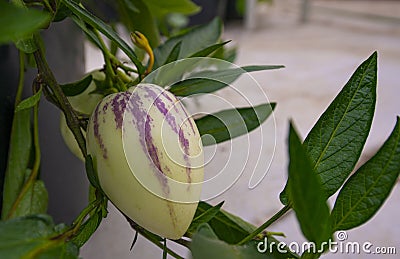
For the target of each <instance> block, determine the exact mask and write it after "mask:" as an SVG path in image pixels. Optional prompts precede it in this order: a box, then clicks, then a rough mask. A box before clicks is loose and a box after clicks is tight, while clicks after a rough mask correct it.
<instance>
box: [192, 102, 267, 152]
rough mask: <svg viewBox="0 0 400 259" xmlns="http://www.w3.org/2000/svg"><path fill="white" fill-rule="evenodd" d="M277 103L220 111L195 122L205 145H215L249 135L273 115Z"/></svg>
mask: <svg viewBox="0 0 400 259" xmlns="http://www.w3.org/2000/svg"><path fill="white" fill-rule="evenodd" d="M274 108H275V103H271V104H269V103H265V104H260V105H258V106H255V107H245V108H236V109H230V110H223V111H219V112H217V113H214V114H210V115H206V116H204V117H202V118H200V119H197V120H195V122H196V125H197V128H198V129H199V132H200V135H202V136H203V135H210V136H212V138H208V137H207V138H202V140H203V145H204V146H207V145H213V144H216V143H220V142H223V141H226V140H229V139H233V138H235V137H238V136H241V135H244V134H247V133H249V132H250V131H252V130H254V129H256V128H257V127H258V126H260V124H262V123H263V122H264V121H265V120H266V119H267V118H268V117H269V115H270V114H271V113H272V111H273V110H274Z"/></svg>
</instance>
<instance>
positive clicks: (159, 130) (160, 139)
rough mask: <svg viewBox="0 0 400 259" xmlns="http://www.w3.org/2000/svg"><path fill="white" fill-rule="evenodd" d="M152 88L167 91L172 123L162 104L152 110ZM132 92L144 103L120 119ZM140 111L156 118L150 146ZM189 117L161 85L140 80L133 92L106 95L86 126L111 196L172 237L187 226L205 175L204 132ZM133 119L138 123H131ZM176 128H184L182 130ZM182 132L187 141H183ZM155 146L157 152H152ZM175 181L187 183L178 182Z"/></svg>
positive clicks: (162, 98)
mask: <svg viewBox="0 0 400 259" xmlns="http://www.w3.org/2000/svg"><path fill="white" fill-rule="evenodd" d="M149 91H151V92H153V93H156V94H157V95H158V94H161V93H162V94H161V95H159V97H158V99H157V100H158V101H160V102H161V103H162V104H163V108H166V110H170V114H168V116H169V117H168V118H172V117H173V119H174V120H173V122H171V120H170V121H168V122H166V120H165V118H166V115H165V114H164V113H163V112H162V110H161V108H157V107H155V106H152V108H151V109H150V110H149V109H148V107H150V106H151V105H152V104H153V103H154V100H155V99H154V98H152V97H149V95H148V93H149ZM132 92H133V93H134V94H133V95H135V97H136V99H137V103H136V104H138V105H139V106H136V107H130V108H132V109H131V110H129V109H130V108H126V109H127V110H126V113H125V117H121V116H122V113H123V112H122V111H123V110H125V109H122V108H121V107H122V106H123V105H122V103H127V102H128V99H129V97H130V93H132ZM128 106H129V105H128ZM128 106H127V107H128ZM146 107H147V108H146ZM140 112H146V113H147V115H148V116H149V118H152V121H151V122H150V123H149V125H150V127H149V128H148V129H151V130H150V131H149V134H150V135H151V140H149V141H148V143H146V145H147V144H148V145H149V146H150V148H149V146H146V145H143V143H144V142H143V138H142V137H143V131H142V130H143V129H141V128H140V125H139V124H140V123H141V122H140V120H141V118H143V117H144V116H142V114H141V113H140ZM135 116H136V117H135ZM171 116H172V117H171ZM187 117H188V116H187V113H186V110H185V109H184V107H183V106H182V105H181V104H180V103H179V102H178V100H177V99H176V98H175V97H174V96H173V95H172V94H171V93H169V92H167V91H165V90H164V89H163V88H161V87H159V86H155V85H149V84H141V85H138V86H137V87H136V89H135V90H134V89H133V88H130V89H129V91H128V92H125V93H117V94H113V95H110V96H107V97H105V98H104V99H103V100H102V101H101V102H100V103H99V105H98V106H97V107H96V109H95V111H94V112H93V114H92V116H91V118H90V121H89V125H88V130H87V148H88V153H89V154H90V155H91V156H92V158H93V162H94V167H95V170H96V171H97V174H98V178H99V182H100V185H101V187H102V189H103V190H104V192H105V193H106V195H107V196H108V197H109V199H110V200H111V201H112V202H113V203H114V205H115V206H116V207H117V208H118V209H119V210H121V211H122V212H123V213H124V214H125V215H127V216H128V217H129V218H131V219H132V220H133V221H135V222H136V223H137V224H139V225H140V226H142V227H144V228H145V229H147V230H149V231H151V232H153V233H155V234H157V235H160V236H162V237H165V238H169V239H179V238H180V237H182V236H183V235H184V233H185V232H186V230H187V229H188V227H189V225H190V223H191V221H192V219H193V216H194V213H195V211H196V208H197V204H198V200H199V199H200V192H201V182H202V181H203V179H204V170H203V163H204V157H203V150H202V146H201V144H200V143H201V140H200V134H199V132H198V130H197V127H196V126H195V122H194V121H193V119H192V118H190V117H189V118H187ZM122 118H124V119H125V120H124V122H123V123H121V119H122ZM134 119H137V121H139V122H137V123H136V124H135V123H129V122H131V121H132V120H134ZM125 122H128V123H125ZM163 123H164V124H163ZM174 123H175V124H176V125H175V126H177V127H175V126H174ZM122 125H123V126H122ZM122 128H123V130H124V134H123V131H122ZM177 129H180V130H181V131H179V134H177V132H178V130H177ZM180 134H181V135H180ZM178 135H179V136H181V139H184V141H181V142H179V136H178ZM123 140H124V141H125V142H124V141H123ZM179 143H180V144H179ZM183 143H185V144H183ZM186 144H187V145H186ZM180 145H181V146H180ZM183 146H185V148H184V147H183ZM165 147H166V149H165ZM124 148H125V149H124ZM152 148H153V149H154V150H156V152H153V153H152V151H151V150H152ZM183 150H185V152H183ZM148 152H149V153H152V154H153V156H151V155H149V154H148ZM154 157H156V160H157V161H156V162H154V161H155V160H154ZM171 157H173V159H171ZM127 159H128V160H127ZM152 159H153V160H152ZM156 164H158V165H159V166H158V167H157V166H156ZM157 168H161V171H162V172H160V171H158V170H157ZM138 171H140V173H142V175H141V176H139V178H140V177H144V178H140V182H139V180H138V175H137V174H136V173H138ZM160 174H163V175H164V178H163V177H160ZM161 176H162V175H161ZM165 176H168V177H170V178H169V179H168V178H165ZM172 179H174V180H175V181H179V182H182V183H186V185H184V186H180V185H179V184H178V185H177V184H176V183H175V182H174V180H172ZM144 182H146V183H145V184H142V183H144ZM194 183H197V184H194ZM149 189H150V190H151V191H150V190H149ZM156 194H157V195H156Z"/></svg>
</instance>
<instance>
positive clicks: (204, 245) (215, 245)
mask: <svg viewBox="0 0 400 259" xmlns="http://www.w3.org/2000/svg"><path fill="white" fill-rule="evenodd" d="M264 242H265V241H263V240H261V241H251V242H249V243H247V244H245V245H243V246H239V245H230V244H228V243H226V242H224V241H222V240H220V239H218V236H217V235H216V234H215V233H214V231H213V229H212V228H211V227H210V226H209V225H208V224H202V225H200V226H199V228H198V231H197V232H196V233H195V235H194V236H193V239H192V243H191V246H190V250H191V252H192V256H193V258H194V259H198V258H200V259H203V258H219V259H225V258H226V259H235V258H237V259H247V258H248V259H257V258H260V259H261V258H285V259H286V258H288V257H289V258H295V257H296V256H293V255H291V254H288V253H280V252H278V251H277V248H276V247H277V246H276V245H275V246H274V245H271V244H270V243H268V241H267V242H266V243H267V245H268V247H270V249H266V251H261V252H260V251H258V249H257V248H258V246H259V244H260V243H261V246H263V245H265V243H264ZM275 244H277V243H275ZM280 249H281V250H283V249H282V247H280Z"/></svg>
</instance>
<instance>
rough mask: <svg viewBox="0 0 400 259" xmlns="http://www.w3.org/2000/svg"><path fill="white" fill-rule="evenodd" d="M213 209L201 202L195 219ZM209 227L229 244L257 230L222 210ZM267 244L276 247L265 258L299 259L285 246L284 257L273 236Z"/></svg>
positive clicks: (282, 248) (209, 222)
mask: <svg viewBox="0 0 400 259" xmlns="http://www.w3.org/2000/svg"><path fill="white" fill-rule="evenodd" d="M212 207H213V206H211V205H210V204H208V203H206V202H202V201H200V202H199V205H198V207H197V211H196V214H195V217H198V216H199V215H201V214H202V213H204V212H206V211H209V210H211V209H212ZM208 225H210V227H211V228H212V230H213V232H214V233H215V235H216V236H217V237H218V239H220V240H221V241H224V242H226V243H228V244H236V243H238V242H240V241H241V240H242V239H244V238H245V237H247V236H248V235H249V234H250V233H252V232H253V231H254V230H256V229H257V228H256V227H255V226H253V225H252V224H250V223H248V222H247V221H244V220H243V219H241V218H240V217H237V216H235V215H233V214H231V213H229V212H227V211H225V210H222V209H220V210H219V212H218V213H217V214H216V215H215V216H214V217H213V218H211V219H210V220H209V221H208ZM267 242H268V243H270V242H275V246H273V249H272V255H271V254H265V255H264V256H266V257H268V255H269V256H270V257H271V256H272V257H271V258H285V259H286V258H288V257H290V258H298V256H297V255H296V254H293V253H291V252H290V251H289V250H288V249H286V248H285V247H284V246H280V248H281V251H282V250H285V251H286V253H284V254H283V255H282V254H281V253H280V252H279V251H278V250H277V248H276V244H278V243H280V242H279V241H278V240H276V239H275V238H274V237H272V236H271V237H268V241H267ZM257 243H258V242H257ZM256 246H257V244H254V247H256ZM264 258H265V257H264Z"/></svg>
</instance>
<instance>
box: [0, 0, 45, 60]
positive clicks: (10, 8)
mask: <svg viewBox="0 0 400 259" xmlns="http://www.w3.org/2000/svg"><path fill="white" fill-rule="evenodd" d="M49 19H50V15H49V14H46V13H44V12H41V11H38V10H33V9H27V8H23V7H18V6H15V5H13V4H10V3H7V2H4V1H1V2H0V24H2V26H0V44H2V43H8V42H11V41H15V42H17V45H18V46H19V47H20V48H21V49H23V50H24V51H25V52H28V53H31V52H33V51H35V50H36V49H35V47H34V46H32V45H31V44H32V43H31V42H27V41H21V40H26V39H31V38H32V34H33V33H34V32H36V31H37V30H39V29H40V28H43V26H45V25H46V24H47V23H48V22H49Z"/></svg>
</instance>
